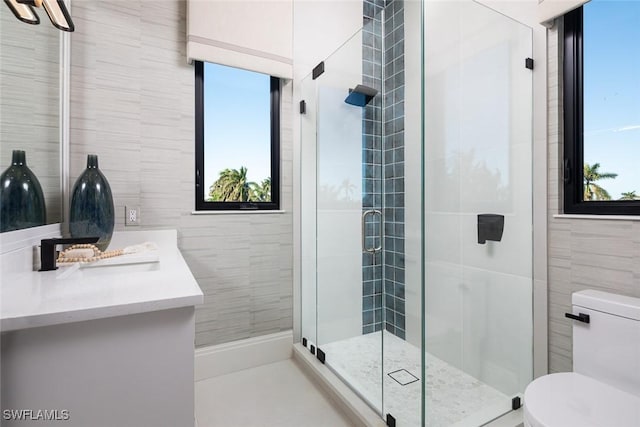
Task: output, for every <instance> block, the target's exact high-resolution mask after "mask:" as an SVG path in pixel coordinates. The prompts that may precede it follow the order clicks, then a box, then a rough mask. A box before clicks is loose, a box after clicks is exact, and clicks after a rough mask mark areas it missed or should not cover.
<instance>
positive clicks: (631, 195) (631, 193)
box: [619, 191, 640, 200]
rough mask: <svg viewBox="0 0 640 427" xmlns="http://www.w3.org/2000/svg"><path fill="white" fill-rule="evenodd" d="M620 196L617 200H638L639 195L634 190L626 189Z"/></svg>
mask: <svg viewBox="0 0 640 427" xmlns="http://www.w3.org/2000/svg"><path fill="white" fill-rule="evenodd" d="M621 196H622V197H620V199H619V200H640V196H638V195H637V194H636V192H635V191H627V192H626V193H622V194H621Z"/></svg>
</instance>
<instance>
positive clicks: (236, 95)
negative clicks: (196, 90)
mask: <svg viewBox="0 0 640 427" xmlns="http://www.w3.org/2000/svg"><path fill="white" fill-rule="evenodd" d="M270 130H271V107H270V77H269V76H268V75H266V74H259V73H254V72H251V71H245V70H240V69H237V68H231V67H225V66H222V65H217V64H211V63H207V62H205V63H204V164H205V170H204V183H205V194H208V193H209V187H210V186H211V184H213V182H214V181H215V180H217V179H218V177H219V175H220V171H222V170H223V169H226V168H229V169H240V167H241V166H244V167H246V168H247V176H248V178H249V181H254V182H256V183H260V182H262V180H263V179H265V178H267V177H269V176H270V175H271V157H270V152H271V137H270Z"/></svg>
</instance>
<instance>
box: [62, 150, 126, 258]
mask: <svg viewBox="0 0 640 427" xmlns="http://www.w3.org/2000/svg"><path fill="white" fill-rule="evenodd" d="M114 219H115V218H114V209H113V196H112V195H111V187H110V186H109V182H108V181H107V178H105V176H104V175H103V174H102V172H100V169H98V156H96V155H95V154H89V155H88V156H87V169H86V170H85V171H84V172H82V175H80V176H79V177H78V179H77V180H76V183H75V184H74V186H73V191H72V192H71V206H70V207H69V232H70V233H71V237H99V238H100V240H98V243H96V246H97V247H98V249H100V250H101V251H104V250H106V249H107V247H108V246H109V243H110V242H111V235H112V234H113V225H114Z"/></svg>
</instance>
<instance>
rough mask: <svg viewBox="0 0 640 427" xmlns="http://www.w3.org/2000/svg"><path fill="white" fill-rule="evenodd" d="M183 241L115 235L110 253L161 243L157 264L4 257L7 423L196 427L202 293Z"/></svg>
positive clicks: (169, 235) (1, 296)
mask: <svg viewBox="0 0 640 427" xmlns="http://www.w3.org/2000/svg"><path fill="white" fill-rule="evenodd" d="M176 240H177V239H176V231H175V230H171V231H141V232H122V233H115V234H114V236H113V240H112V243H111V245H110V249H117V248H122V247H125V246H129V245H133V244H139V243H142V242H146V241H151V242H154V243H156V244H157V245H158V248H159V249H158V252H157V259H158V262H144V263H133V264H126V265H112V266H103V267H93V268H76V269H74V267H60V268H59V269H58V270H55V271H49V272H37V271H29V270H28V269H25V268H24V267H25V265H26V264H27V262H26V261H25V259H24V254H19V252H20V251H17V252H16V253H15V254H13V253H10V254H4V255H3V256H2V285H1V293H0V304H1V311H0V314H1V323H0V326H1V330H2V347H1V352H2V357H1V364H2V371H1V382H2V387H1V389H2V394H1V396H0V398H1V402H2V411H3V412H2V416H3V421H2V425H3V426H4V425H6V426H12V425H19V426H31V425H44V424H47V425H49V424H48V422H45V423H43V422H42V420H40V421H16V422H13V421H9V420H7V418H6V415H7V414H6V412H5V410H7V409H13V410H22V409H26V410H32V411H33V416H34V417H35V416H36V415H37V411H38V410H47V411H57V412H54V414H55V415H56V416H57V417H58V419H64V418H68V420H66V421H59V422H58V423H60V424H62V425H65V426H92V427H99V426H116V425H117V426H121V427H126V426H132V427H133V426H135V427H143V426H158V427H160V426H167V427H175V426H193V425H194V408H193V405H194V380H193V378H194V377H193V369H194V335H195V305H198V304H201V303H202V301H203V295H202V291H201V290H200V288H199V287H198V285H197V283H196V281H195V279H194V277H193V275H192V274H191V272H190V270H189V268H188V267H187V264H186V263H185V261H184V259H183V258H182V255H181V254H180V251H179V250H178V248H177V242H176ZM69 269H73V270H69ZM49 416H51V413H49Z"/></svg>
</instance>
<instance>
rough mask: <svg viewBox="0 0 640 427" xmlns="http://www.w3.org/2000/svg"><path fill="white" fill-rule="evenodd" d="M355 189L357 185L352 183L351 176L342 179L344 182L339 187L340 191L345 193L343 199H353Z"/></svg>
mask: <svg viewBox="0 0 640 427" xmlns="http://www.w3.org/2000/svg"><path fill="white" fill-rule="evenodd" d="M355 189H356V185H355V184H352V183H351V181H349V178H347V179H345V180H344V181H342V184H340V187H338V191H340V192H341V193H343V194H344V197H343V200H351V199H352V197H353V192H354V190H355Z"/></svg>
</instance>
